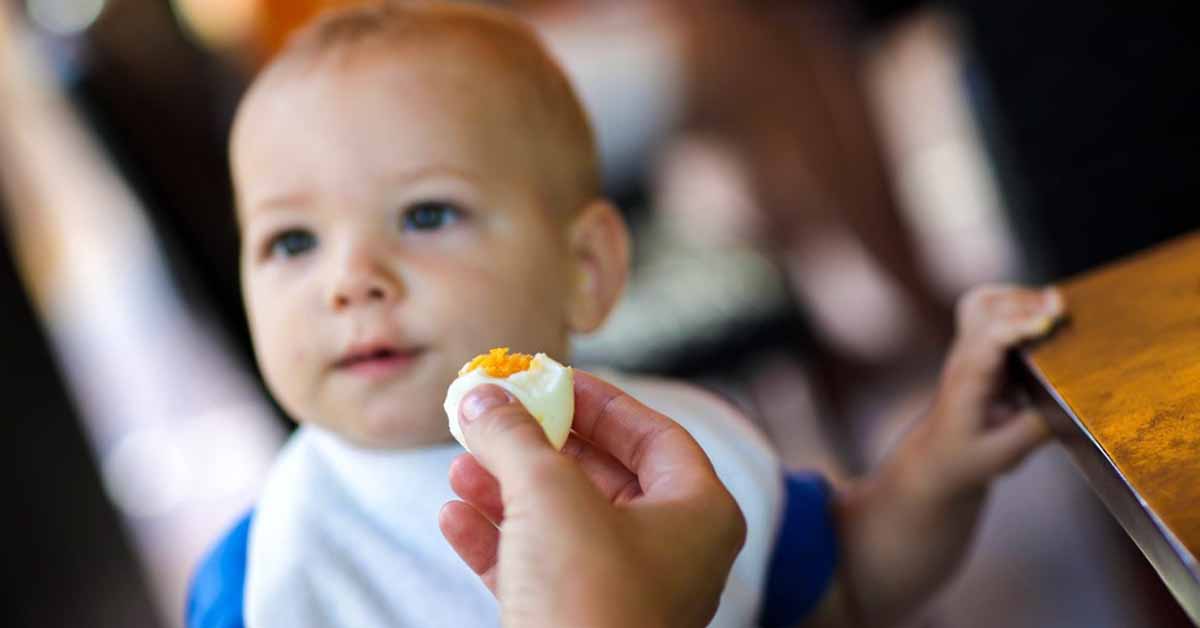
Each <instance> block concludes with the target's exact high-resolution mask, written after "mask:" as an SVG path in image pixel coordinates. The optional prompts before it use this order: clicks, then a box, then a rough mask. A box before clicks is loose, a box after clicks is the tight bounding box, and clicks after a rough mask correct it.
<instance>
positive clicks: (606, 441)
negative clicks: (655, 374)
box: [571, 369, 716, 494]
mask: <svg viewBox="0 0 1200 628" xmlns="http://www.w3.org/2000/svg"><path fill="white" fill-rule="evenodd" d="M574 380H575V419H574V422H573V423H572V425H571V428H572V430H574V431H575V432H576V433H577V434H578V435H579V436H580V437H582V438H583V439H585V440H587V441H589V442H591V443H593V444H594V445H595V446H596V447H598V448H599V449H601V450H603V451H606V452H608V453H609V454H610V455H612V457H613V458H615V459H616V460H617V461H618V462H619V463H621V464H622V465H624V466H625V468H627V469H629V470H630V471H632V472H633V473H634V474H635V475H637V476H638V480H639V482H640V484H641V489H642V491H644V492H645V493H647V494H649V493H651V492H652V491H653V489H654V488H655V487H656V486H659V483H660V482H661V481H662V480H664V479H667V478H670V479H671V481H672V482H671V485H672V486H673V487H674V488H676V489H679V490H690V489H691V488H693V485H692V483H693V482H695V481H707V480H711V479H715V477H716V476H715V473H714V472H713V469H712V464H711V463H710V462H709V460H708V456H706V455H705V454H704V451H703V450H702V449H701V448H700V445H699V444H697V443H696V441H695V439H693V438H692V437H691V435H690V434H688V433H687V431H686V430H684V429H683V428H682V427H680V426H679V424H678V423H676V422H674V421H672V420H671V419H669V418H667V417H666V416H663V415H662V414H659V413H658V412H655V411H654V410H651V409H650V408H648V407H646V406H644V405H642V404H641V403H639V402H638V401H637V400H635V399H634V398H633V397H630V396H629V395H627V394H625V392H624V391H622V390H621V389H619V388H617V387H616V386H613V385H612V384H609V383H608V382H605V381H604V380H602V379H600V378H598V377H596V376H594V375H592V374H590V373H586V372H584V371H580V370H578V369H576V370H575V377H574Z"/></svg>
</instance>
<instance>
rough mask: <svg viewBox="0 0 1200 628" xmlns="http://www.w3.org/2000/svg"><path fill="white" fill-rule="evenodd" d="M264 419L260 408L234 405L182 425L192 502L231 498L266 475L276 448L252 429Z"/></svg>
mask: <svg viewBox="0 0 1200 628" xmlns="http://www.w3.org/2000/svg"><path fill="white" fill-rule="evenodd" d="M263 416H264V415H263V409H262V408H261V407H260V406H258V405H254V404H243V405H234V406H227V407H222V408H217V409H214V410H211V411H209V412H206V413H205V414H203V415H200V416H197V417H195V418H194V419H192V420H189V421H188V422H187V423H186V424H185V425H184V426H181V431H180V434H179V436H178V438H179V442H180V443H181V444H182V451H183V455H184V459H185V461H186V462H187V468H188V470H189V477H190V478H191V482H190V492H189V495H188V496H187V498H188V499H189V500H195V501H197V502H204V501H212V500H220V499H225V498H229V497H231V496H235V495H237V494H239V493H241V492H243V491H247V490H249V489H250V488H252V485H253V483H254V482H256V481H257V480H259V479H260V478H261V477H262V476H263V474H264V473H265V468H264V464H265V463H266V462H269V461H270V459H271V456H272V454H273V453H274V447H273V446H272V444H270V443H268V442H264V440H265V439H263V438H261V435H259V434H257V433H255V431H254V430H253V428H252V427H251V426H253V425H254V423H255V421H261V420H262V417H263Z"/></svg>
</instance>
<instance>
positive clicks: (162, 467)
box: [101, 428, 188, 517]
mask: <svg viewBox="0 0 1200 628" xmlns="http://www.w3.org/2000/svg"><path fill="white" fill-rule="evenodd" d="M101 472H102V473H103V476H104V487H105V489H106V490H107V491H108V495H109V497H110V498H111V499H112V500H113V503H115V504H116V505H117V507H118V508H120V509H121V510H122V511H123V512H124V513H125V514H127V515H129V516H134V517H154V516H159V515H164V514H167V513H169V512H170V511H171V510H173V509H174V508H176V507H177V506H179V505H180V503H181V502H182V501H183V499H184V497H185V495H186V493H187V490H188V487H187V484H188V472H187V466H186V464H185V461H184V456H183V452H181V451H180V449H179V447H178V445H177V444H176V439H174V438H172V437H171V434H170V433H169V432H168V431H167V430H164V429H161V428H147V429H139V430H135V431H133V432H130V433H129V434H127V435H126V436H125V437H124V438H122V439H121V440H120V441H118V442H117V444H116V445H115V446H114V447H113V448H112V449H111V450H110V451H109V453H108V455H107V456H105V458H104V459H103V460H102V461H101Z"/></svg>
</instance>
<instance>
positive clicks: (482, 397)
mask: <svg viewBox="0 0 1200 628" xmlns="http://www.w3.org/2000/svg"><path fill="white" fill-rule="evenodd" d="M510 401H512V398H511V397H509V396H508V393H506V392H504V389H503V388H500V387H499V386H493V385H485V386H476V387H475V388H474V389H473V390H471V392H469V393H467V396H466V397H463V400H462V405H461V406H460V408H461V411H462V421H463V422H464V423H469V422H471V421H474V420H475V419H477V418H479V416H480V415H482V414H483V413H484V412H487V411H488V410H491V409H492V408H498V407H500V406H502V405H505V404H507V403H509V402H510Z"/></svg>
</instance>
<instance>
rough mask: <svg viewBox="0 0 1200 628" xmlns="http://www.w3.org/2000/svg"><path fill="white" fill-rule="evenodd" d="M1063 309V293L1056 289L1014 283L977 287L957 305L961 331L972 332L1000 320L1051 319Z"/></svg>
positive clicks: (1013, 321)
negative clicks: (1013, 284) (1034, 287)
mask: <svg viewBox="0 0 1200 628" xmlns="http://www.w3.org/2000/svg"><path fill="white" fill-rule="evenodd" d="M1062 311H1063V298H1062V294H1061V293H1060V292H1059V291H1058V290H1057V289H1055V288H1053V287H1049V288H1045V289H1040V290H1038V289H1032V288H1024V287H1020V286H1010V285H986V286H981V287H978V288H973V289H972V290H970V291H968V292H967V294H966V295H964V296H963V297H962V298H961V299H959V302H958V304H957V306H956V314H957V321H958V331H959V333H960V334H969V333H972V332H973V331H976V330H978V329H981V328H986V327H989V326H991V325H992V324H993V323H995V322H997V321H1001V322H1012V323H1018V324H1019V323H1022V322H1023V321H1026V320H1028V319H1030V318H1033V319H1037V320H1045V319H1050V320H1053V317H1055V316H1058V315H1061V314H1062Z"/></svg>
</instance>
